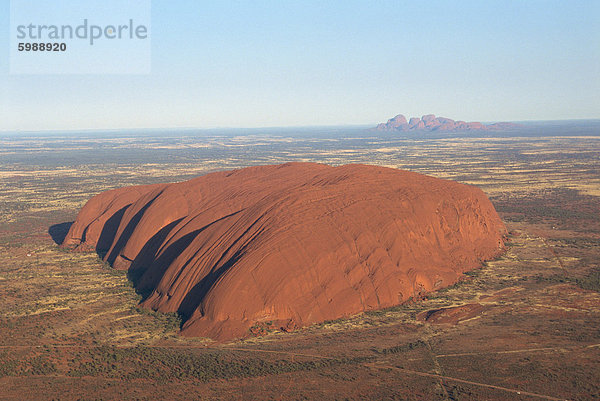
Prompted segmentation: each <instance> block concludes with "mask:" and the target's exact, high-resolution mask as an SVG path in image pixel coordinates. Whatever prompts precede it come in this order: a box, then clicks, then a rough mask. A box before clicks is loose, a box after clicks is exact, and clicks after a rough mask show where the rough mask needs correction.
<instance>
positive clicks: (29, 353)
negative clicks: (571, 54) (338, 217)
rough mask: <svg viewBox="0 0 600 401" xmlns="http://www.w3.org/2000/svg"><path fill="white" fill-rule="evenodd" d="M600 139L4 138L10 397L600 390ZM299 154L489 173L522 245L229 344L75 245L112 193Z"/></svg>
mask: <svg viewBox="0 0 600 401" xmlns="http://www.w3.org/2000/svg"><path fill="white" fill-rule="evenodd" d="M596 131H597V129H596ZM598 154H600V137H599V136H593V135H589V134H587V135H581V136H577V135H569V136H566V135H565V136H562V135H561V134H560V132H556V130H555V131H553V132H552V135H545V134H544V130H543V129H540V130H539V132H537V133H536V135H530V134H528V135H519V133H514V134H513V135H507V136H500V135H497V136H492V137H474V136H471V137H468V136H463V137H460V136H447V137H444V136H440V137H436V138H418V137H405V138H397V137H394V136H393V134H389V133H373V132H370V131H364V132H362V131H361V132H360V133H357V132H354V133H353V134H352V135H346V134H345V133H344V132H343V130H341V131H339V132H338V131H336V132H333V133H331V132H330V133H328V134H327V135H320V134H319V135H317V134H316V133H312V132H300V133H294V132H285V133H283V134H277V135H276V134H273V133H267V134H263V133H256V132H252V133H239V134H232V133H227V134H223V135H220V134H219V135H218V134H214V135H213V134H211V135H195V134H191V133H184V134H181V135H179V134H177V135H175V134H171V135H162V134H159V133H154V134H146V135H137V136H136V135H127V134H121V135H116V134H104V135H100V134H86V135H81V136H73V135H65V136H61V135H48V136H40V135H38V136H35V135H30V136H21V137H14V136H13V137H10V136H4V137H0V388H1V389H2V390H1V391H0V399H6V400H23V399H36V400H38V399H40V400H45V399H48V400H50V399H55V400H71V399H82V400H98V399H119V400H126V399H142V400H144V399H147V400H151V399H159V398H163V399H244V400H251V399H285V400H288V399H299V400H302V399H307V400H311V399H322V400H329V399H331V400H334V399H377V400H384V399H390V400H537V399H545V400H564V399H569V400H593V399H598V398H600V385H599V383H600V293H599V291H600V218H599V217H598V216H600V158H599V157H598ZM288 161H311V162H320V163H327V164H332V165H340V164H347V163H366V164H376V165H382V166H388V167H396V168H401V169H407V170H411V171H416V172H419V173H423V174H428V175H432V176H435V177H440V178H448V179H453V180H457V181H459V182H463V183H467V184H473V185H477V186H478V187H480V188H481V189H483V190H484V191H485V193H486V194H487V195H488V196H489V198H490V199H491V200H492V202H493V204H494V206H495V208H496V210H497V211H498V212H499V214H500V216H501V217H502V219H503V221H504V223H505V225H506V227H507V229H508V231H509V238H508V241H507V243H506V248H507V249H506V252H505V253H504V254H503V255H502V256H501V257H499V258H498V259H496V260H493V261H490V262H488V263H486V264H485V265H484V266H483V267H482V268H481V269H477V270H473V271H471V272H468V273H467V274H466V275H465V276H464V278H463V279H462V280H461V281H460V282H459V283H457V284H455V285H454V286H452V287H450V288H446V289H443V290H441V291H438V292H434V293H429V294H427V295H426V296H425V297H423V298H422V299H414V300H412V301H411V302H408V303H405V304H403V305H399V306H396V307H392V308H388V309H384V310H380V311H371V312H366V313H362V314H359V315H356V316H352V317H349V318H345V319H340V320H335V321H328V322H324V323H322V324H317V325H313V326H310V327H306V328H303V329H299V330H296V331H294V332H290V333H284V332H281V331H279V330H277V329H276V328H274V327H271V326H269V325H268V324H265V325H264V327H256V328H253V336H252V337H250V338H248V339H245V340H241V341H233V342H225V343H217V342H213V341H211V340H209V339H206V338H184V337H181V336H179V335H178V332H179V329H180V325H181V323H182V322H181V319H180V317H179V316H178V315H177V314H161V313H156V312H152V311H148V310H146V309H142V308H139V307H138V302H139V300H140V298H141V295H140V294H137V293H136V291H135V289H134V288H133V286H132V285H131V282H130V281H129V280H128V277H127V272H123V271H118V270H114V269H112V268H111V267H110V266H109V265H106V264H105V263H103V262H102V261H101V260H100V259H99V258H98V255H96V254H95V253H71V252H66V251H63V250H61V249H60V248H59V247H58V244H59V243H60V242H61V241H62V238H63V237H64V235H65V234H66V232H67V230H68V228H69V225H70V223H71V222H72V221H73V220H74V219H75V216H76V215H77V212H78V211H79V209H80V208H81V207H82V206H83V205H84V204H85V202H86V201H87V200H88V199H89V198H90V197H92V196H93V195H95V194H97V193H99V192H101V191H104V190H107V189H111V188H117V187H121V186H126V185H134V184H149V183H158V182H174V181H182V180H186V179H190V178H192V177H195V176H198V175H202V174H205V173H208V172H212V171H218V170H224V169H233V168H240V167H245V166H251V165H258V164H278V163H284V162H288Z"/></svg>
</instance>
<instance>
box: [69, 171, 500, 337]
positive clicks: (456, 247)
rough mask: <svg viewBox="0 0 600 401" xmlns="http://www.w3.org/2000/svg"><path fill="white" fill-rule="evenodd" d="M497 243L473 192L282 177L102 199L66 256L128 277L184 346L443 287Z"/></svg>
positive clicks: (405, 180) (348, 178) (453, 186)
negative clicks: (82, 256) (174, 320)
mask: <svg viewBox="0 0 600 401" xmlns="http://www.w3.org/2000/svg"><path fill="white" fill-rule="evenodd" d="M505 233H506V230H505V228H504V225H503V223H502V221H501V220H500V218H499V217H498V215H497V213H496V211H495V210H494V207H493V206H492V204H491V202H490V201H489V199H488V198H487V197H486V195H485V194H484V193H483V192H482V191H481V190H480V189H478V188H476V187H474V186H470V185H465V184H460V183H457V182H453V181H448V180H442V179H438V178H433V177H428V176H424V175H421V174H417V173H413V172H408V171H402V170H397V169H392V168H385V167H378V166H368V165H345V166H340V167H331V166H327V165H323V164H315V163H288V164H283V165H276V166H258V167H248V168H244V169H240V170H233V171H224V172H217V173H211V174H207V175H204V176H201V177H198V178H194V179H192V180H189V181H185V182H180V183H173V184H156V185H146V186H135V187H127V188H120V189H115V190H111V191H107V192H104V193H101V194H99V195H96V196H94V197H93V198H92V199H90V200H89V201H88V202H87V204H86V205H85V206H84V207H83V208H82V209H81V211H80V213H79V215H78V216H77V219H76V221H75V222H74V224H73V225H72V226H71V229H70V231H69V233H68V234H67V237H66V238H65V241H64V243H63V246H64V247H67V248H71V249H75V250H95V251H97V252H98V253H99V254H100V255H102V256H103V257H104V260H106V261H107V262H109V263H111V264H112V265H113V266H114V267H115V268H117V269H128V270H129V274H130V277H132V279H133V281H134V284H135V286H136V288H137V289H138V290H139V291H141V292H142V293H144V294H146V298H145V299H144V301H143V302H142V305H143V306H145V307H148V308H152V309H154V310H158V311H161V312H179V313H180V314H181V315H182V316H183V317H184V319H185V323H184V325H183V328H182V334H183V335H188V336H204V337H211V338H214V339H219V340H226V339H232V338H237V337H243V336H246V335H248V334H249V328H250V327H252V326H253V325H256V324H257V323H261V322H267V321H269V322H273V324H275V325H281V326H282V327H292V326H298V327H299V326H305V325H308V324H312V323H316V322H322V321H325V320H331V319H336V318H340V317H343V316H348V315H352V314H356V313H359V312H362V311H367V310H373V309H380V308H385V307H389V306H393V305H398V304H400V303H403V302H405V301H407V300H408V299H409V298H411V297H415V296H421V295H423V294H425V293H427V292H429V291H432V290H436V289H439V288H442V287H444V286H448V285H451V284H453V283H454V282H456V281H457V280H458V279H459V277H460V276H461V274H462V273H463V272H465V271H467V270H470V269H473V268H476V267H478V266H480V264H481V262H482V261H485V260H488V259H491V258H494V257H496V256H497V255H498V254H499V253H501V252H502V250H503V236H504V235H505ZM277 327H278V326H277Z"/></svg>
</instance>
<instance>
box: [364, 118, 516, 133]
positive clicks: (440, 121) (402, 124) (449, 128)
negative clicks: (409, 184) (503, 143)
mask: <svg viewBox="0 0 600 401" xmlns="http://www.w3.org/2000/svg"><path fill="white" fill-rule="evenodd" d="M517 127H519V125H518V124H514V123H508V122H501V123H494V124H488V125H484V124H482V123H479V122H464V121H454V120H452V119H450V118H446V117H436V116H435V115H433V114H427V115H425V116H423V117H421V118H418V117H412V118H411V119H410V121H406V117H404V116H403V115H402V114H398V115H397V116H396V117H393V118H390V119H389V120H388V121H387V122H386V123H381V124H379V125H377V127H375V129H376V130H378V131H444V132H456V131H489V130H496V131H498V130H503V129H511V128H517Z"/></svg>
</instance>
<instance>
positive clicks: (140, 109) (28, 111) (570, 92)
mask: <svg viewBox="0 0 600 401" xmlns="http://www.w3.org/2000/svg"><path fill="white" fill-rule="evenodd" d="M0 4H1V6H0V26H2V27H3V28H4V27H6V28H5V29H1V30H0V52H2V54H4V55H5V57H0V131H1V130H3V131H6V130H17V129H22V130H38V129H84V128H92V129H94V128H130V127H262V126H289V125H336V124H374V123H376V122H380V121H384V120H387V119H388V118H390V117H392V116H393V115H395V114H398V113H403V114H405V115H407V116H409V115H410V116H413V115H414V116H421V115H422V114H427V113H434V114H436V115H442V116H446V117H450V118H455V119H462V120H478V121H498V120H543V119H572V118H573V119H574V118H600V1H598V0H590V1H573V0H571V1H566V0H565V1H548V0H544V1H534V0H522V1H507V0H500V1H492V0H485V1H481V0H474V1H462V0H461V1H417V0H415V1H398V0H396V1H373V0H370V1H348V0H344V1H294V2H290V1H282V0H276V1H256V0H255V1H236V2H233V1H210V2H206V1H198V0H190V1H172V0H171V1H167V0H156V1H152V27H151V37H152V72H151V74H149V75H139V76H135V75H134V76H130V75H10V74H9V66H8V60H7V57H8V52H9V47H8V46H9V45H8V40H9V32H8V25H9V1H8V0H0ZM108 61H109V60H107V62H108Z"/></svg>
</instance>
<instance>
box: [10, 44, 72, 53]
mask: <svg viewBox="0 0 600 401" xmlns="http://www.w3.org/2000/svg"><path fill="white" fill-rule="evenodd" d="M17 50H18V51H20V52H23V51H25V52H64V51H66V50H67V44H66V43H50V42H49V43H36V42H34V43H29V42H21V43H19V44H18V46H17Z"/></svg>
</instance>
